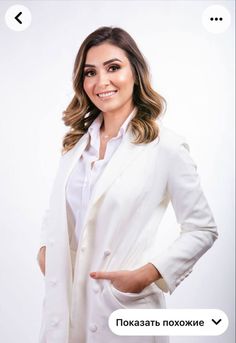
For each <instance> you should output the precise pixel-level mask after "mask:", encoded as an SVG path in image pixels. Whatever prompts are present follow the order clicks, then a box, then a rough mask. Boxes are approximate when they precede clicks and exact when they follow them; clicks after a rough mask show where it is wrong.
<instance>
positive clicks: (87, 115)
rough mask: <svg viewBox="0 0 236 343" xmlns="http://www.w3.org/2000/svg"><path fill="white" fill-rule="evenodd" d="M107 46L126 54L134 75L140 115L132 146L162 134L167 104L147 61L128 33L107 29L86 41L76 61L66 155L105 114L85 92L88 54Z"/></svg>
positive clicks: (135, 122) (67, 113)
mask: <svg viewBox="0 0 236 343" xmlns="http://www.w3.org/2000/svg"><path fill="white" fill-rule="evenodd" d="M104 42H106V43H109V44H112V45H114V46H117V47H119V48H121V49H123V50H124V52H125V54H126V56H127V58H128V59H129V62H130V64H131V68H132V71H133V74H134V88H133V104H134V105H135V106H136V107H137V112H136V115H135V117H134V118H133V119H132V120H131V121H130V123H129V125H128V128H131V131H132V134H133V135H134V138H135V139H134V141H133V142H132V143H134V144H140V143H150V142H151V141H153V140H154V139H155V138H156V137H157V136H158V134H159V128H158V124H157V122H156V119H157V117H158V116H159V115H160V114H162V113H164V112H165V110H166V100H165V99H164V98H163V97H162V96H161V95H160V94H158V93H157V92H156V91H154V89H153V88H152V86H151V82H150V74H149V68H148V65H147V63H146V61H145V58H144V57H143V55H142V54H141V52H140V50H139V48H138V47H137V45H136V43H135V41H134V40H133V38H132V37H131V36H130V35H129V34H128V33H127V32H126V31H124V30H123V29H121V28H119V27H107V26H103V27H100V28H98V29H97V30H96V31H94V32H92V33H91V34H90V35H89V36H88V37H87V38H86V39H85V40H84V41H83V43H82V45H81V46H80V49H79V51H78V53H77V56H76V59H75V63H74V69H73V77H72V78H73V89H74V92H75V94H74V97H73V99H72V100H71V102H70V103H69V105H68V107H67V108H66V110H65V111H64V112H63V117H62V120H63V121H64V124H65V125H66V126H69V127H70V130H69V132H67V133H66V134H65V136H64V138H63V148H62V154H64V153H66V152H68V151H69V150H70V149H72V148H73V146H74V145H75V144H76V143H77V142H78V141H79V140H80V138H81V137H82V136H83V135H84V134H85V133H86V132H87V130H88V128H89V126H90V125H91V124H92V122H93V121H94V120H95V119H96V117H97V116H98V115H99V113H100V112H101V111H100V110H99V108H97V107H96V106H95V105H94V104H93V103H92V102H91V100H90V99H89V97H88V96H87V94H86V93H85V91H84V88H83V82H84V74H83V69H84V64H85V60H86V56H87V53H88V50H89V49H90V48H91V47H93V46H98V45H100V44H102V43H104Z"/></svg>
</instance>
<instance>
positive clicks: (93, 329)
mask: <svg viewBox="0 0 236 343" xmlns="http://www.w3.org/2000/svg"><path fill="white" fill-rule="evenodd" d="M97 328H98V327H97V325H95V324H90V325H89V330H90V331H92V332H95V331H97Z"/></svg>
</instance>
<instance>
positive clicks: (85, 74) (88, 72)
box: [84, 70, 94, 77]
mask: <svg viewBox="0 0 236 343" xmlns="http://www.w3.org/2000/svg"><path fill="white" fill-rule="evenodd" d="M90 73H94V71H93V70H87V71H85V72H84V76H88V77H90V75H89V74H90Z"/></svg>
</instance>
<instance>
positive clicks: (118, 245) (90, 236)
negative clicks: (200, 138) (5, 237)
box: [38, 27, 217, 343]
mask: <svg viewBox="0 0 236 343" xmlns="http://www.w3.org/2000/svg"><path fill="white" fill-rule="evenodd" d="M73 87H74V91H75V95H74V97H73V99H72V101H71V103H70V104H69V106H68V108H67V109H66V111H65V112H64V116H63V120H64V123H65V125H67V126H69V127H70V130H69V132H68V133H67V134H66V135H65V137H64V140H63V149H62V156H61V160H60V164H59V168H58V173H57V175H56V178H55V182H54V185H53V189H52V194H51V197H50V205H49V209H48V211H47V212H46V215H45V219H44V221H43V225H42V239H41V242H40V250H39V253H38V261H39V265H40V268H41V271H42V272H43V274H45V301H44V307H43V322H42V327H41V332H40V343H48V342H50V343H104V342H111V343H144V342H145V343H154V342H155V343H167V342H168V337H160V336H156V337H153V336H147V337H143V336H141V337H137V336H135V337H128V336H127V337H126V336H117V335H115V334H113V333H112V332H111V330H110V329H109V326H108V319H109V316H110V314H111V313H112V312H113V311H115V310H117V309H119V308H124V309H126V308H134V309H142V308H145V309H153V308H165V297H164V293H163V292H169V293H170V294H171V293H172V292H173V291H174V290H175V288H176V287H177V286H178V285H179V284H180V283H181V281H183V280H184V278H185V277H187V276H188V275H189V274H190V273H191V271H192V268H193V266H194V265H195V263H196V262H197V260H198V259H199V258H200V257H201V256H202V255H203V254H204V253H205V252H206V251H207V250H208V249H209V248H210V247H211V246H212V244H213V242H214V241H215V239H216V238H217V230H216V224H215V222H214V218H213V216H212V213H211V210H210V208H209V205H208V203H207V200H206V198H205V196H204V194H203V192H202V189H201V186H200V182H199V177H198V174H197V171H196V165H195V163H194V162H193V160H192V158H191V157H190V155H189V151H188V150H189V147H188V144H187V143H186V141H185V140H184V138H183V137H181V136H179V135H178V134H176V133H174V132H172V131H171V130H169V129H167V128H166V127H164V126H163V124H162V122H161V120H160V119H159V117H160V114H161V113H163V112H164V109H165V104H166V103H165V100H164V99H163V98H162V97H161V96H160V95H159V94H158V93H157V92H155V91H154V90H153V88H152V86H151V83H150V77H149V72H148V66H147V64H146V62H145V59H144V58H143V56H142V54H141V52H140V51H139V49H138V47H137V45H136V43H135V42H134V40H133V39H132V37H131V36H130V35H129V34H128V33H127V32H126V31H124V30H122V29H121V28H112V27H101V28H99V29H98V30H96V31H94V32H92V33H91V34H90V35H89V36H88V37H87V38H86V39H85V40H84V42H83V43H82V45H81V47H80V49H79V52H78V54H77V57H76V60H75V65H74V72H73ZM170 201H171V203H172V205H173V208H174V210H175V214H176V218H177V221H178V224H180V229H181V234H180V235H179V237H178V239H177V240H176V241H175V242H174V243H173V244H172V245H171V246H170V247H168V249H166V250H164V251H162V252H160V251H158V248H157V247H158V237H159V236H158V226H159V223H160V222H161V220H162V218H163V215H164V213H165V211H166V208H167V206H168V204H169V202H170ZM166 235H167V236H168V235H169V232H168V231H167V232H166ZM45 255H46V257H45ZM144 319H145V318H144Z"/></svg>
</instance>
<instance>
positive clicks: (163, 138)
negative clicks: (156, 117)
mask: <svg viewBox="0 0 236 343" xmlns="http://www.w3.org/2000/svg"><path fill="white" fill-rule="evenodd" d="M158 127H159V145H160V147H161V148H162V149H163V150H165V151H166V152H169V153H174V152H175V151H176V150H178V149H179V147H180V146H184V147H185V148H186V149H187V150H188V151H189V150H190V148H189V144H188V142H187V139H186V137H184V136H182V135H180V134H178V133H176V132H175V131H174V130H172V129H170V128H168V127H166V126H165V125H164V124H163V123H162V122H160V121H158Z"/></svg>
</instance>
